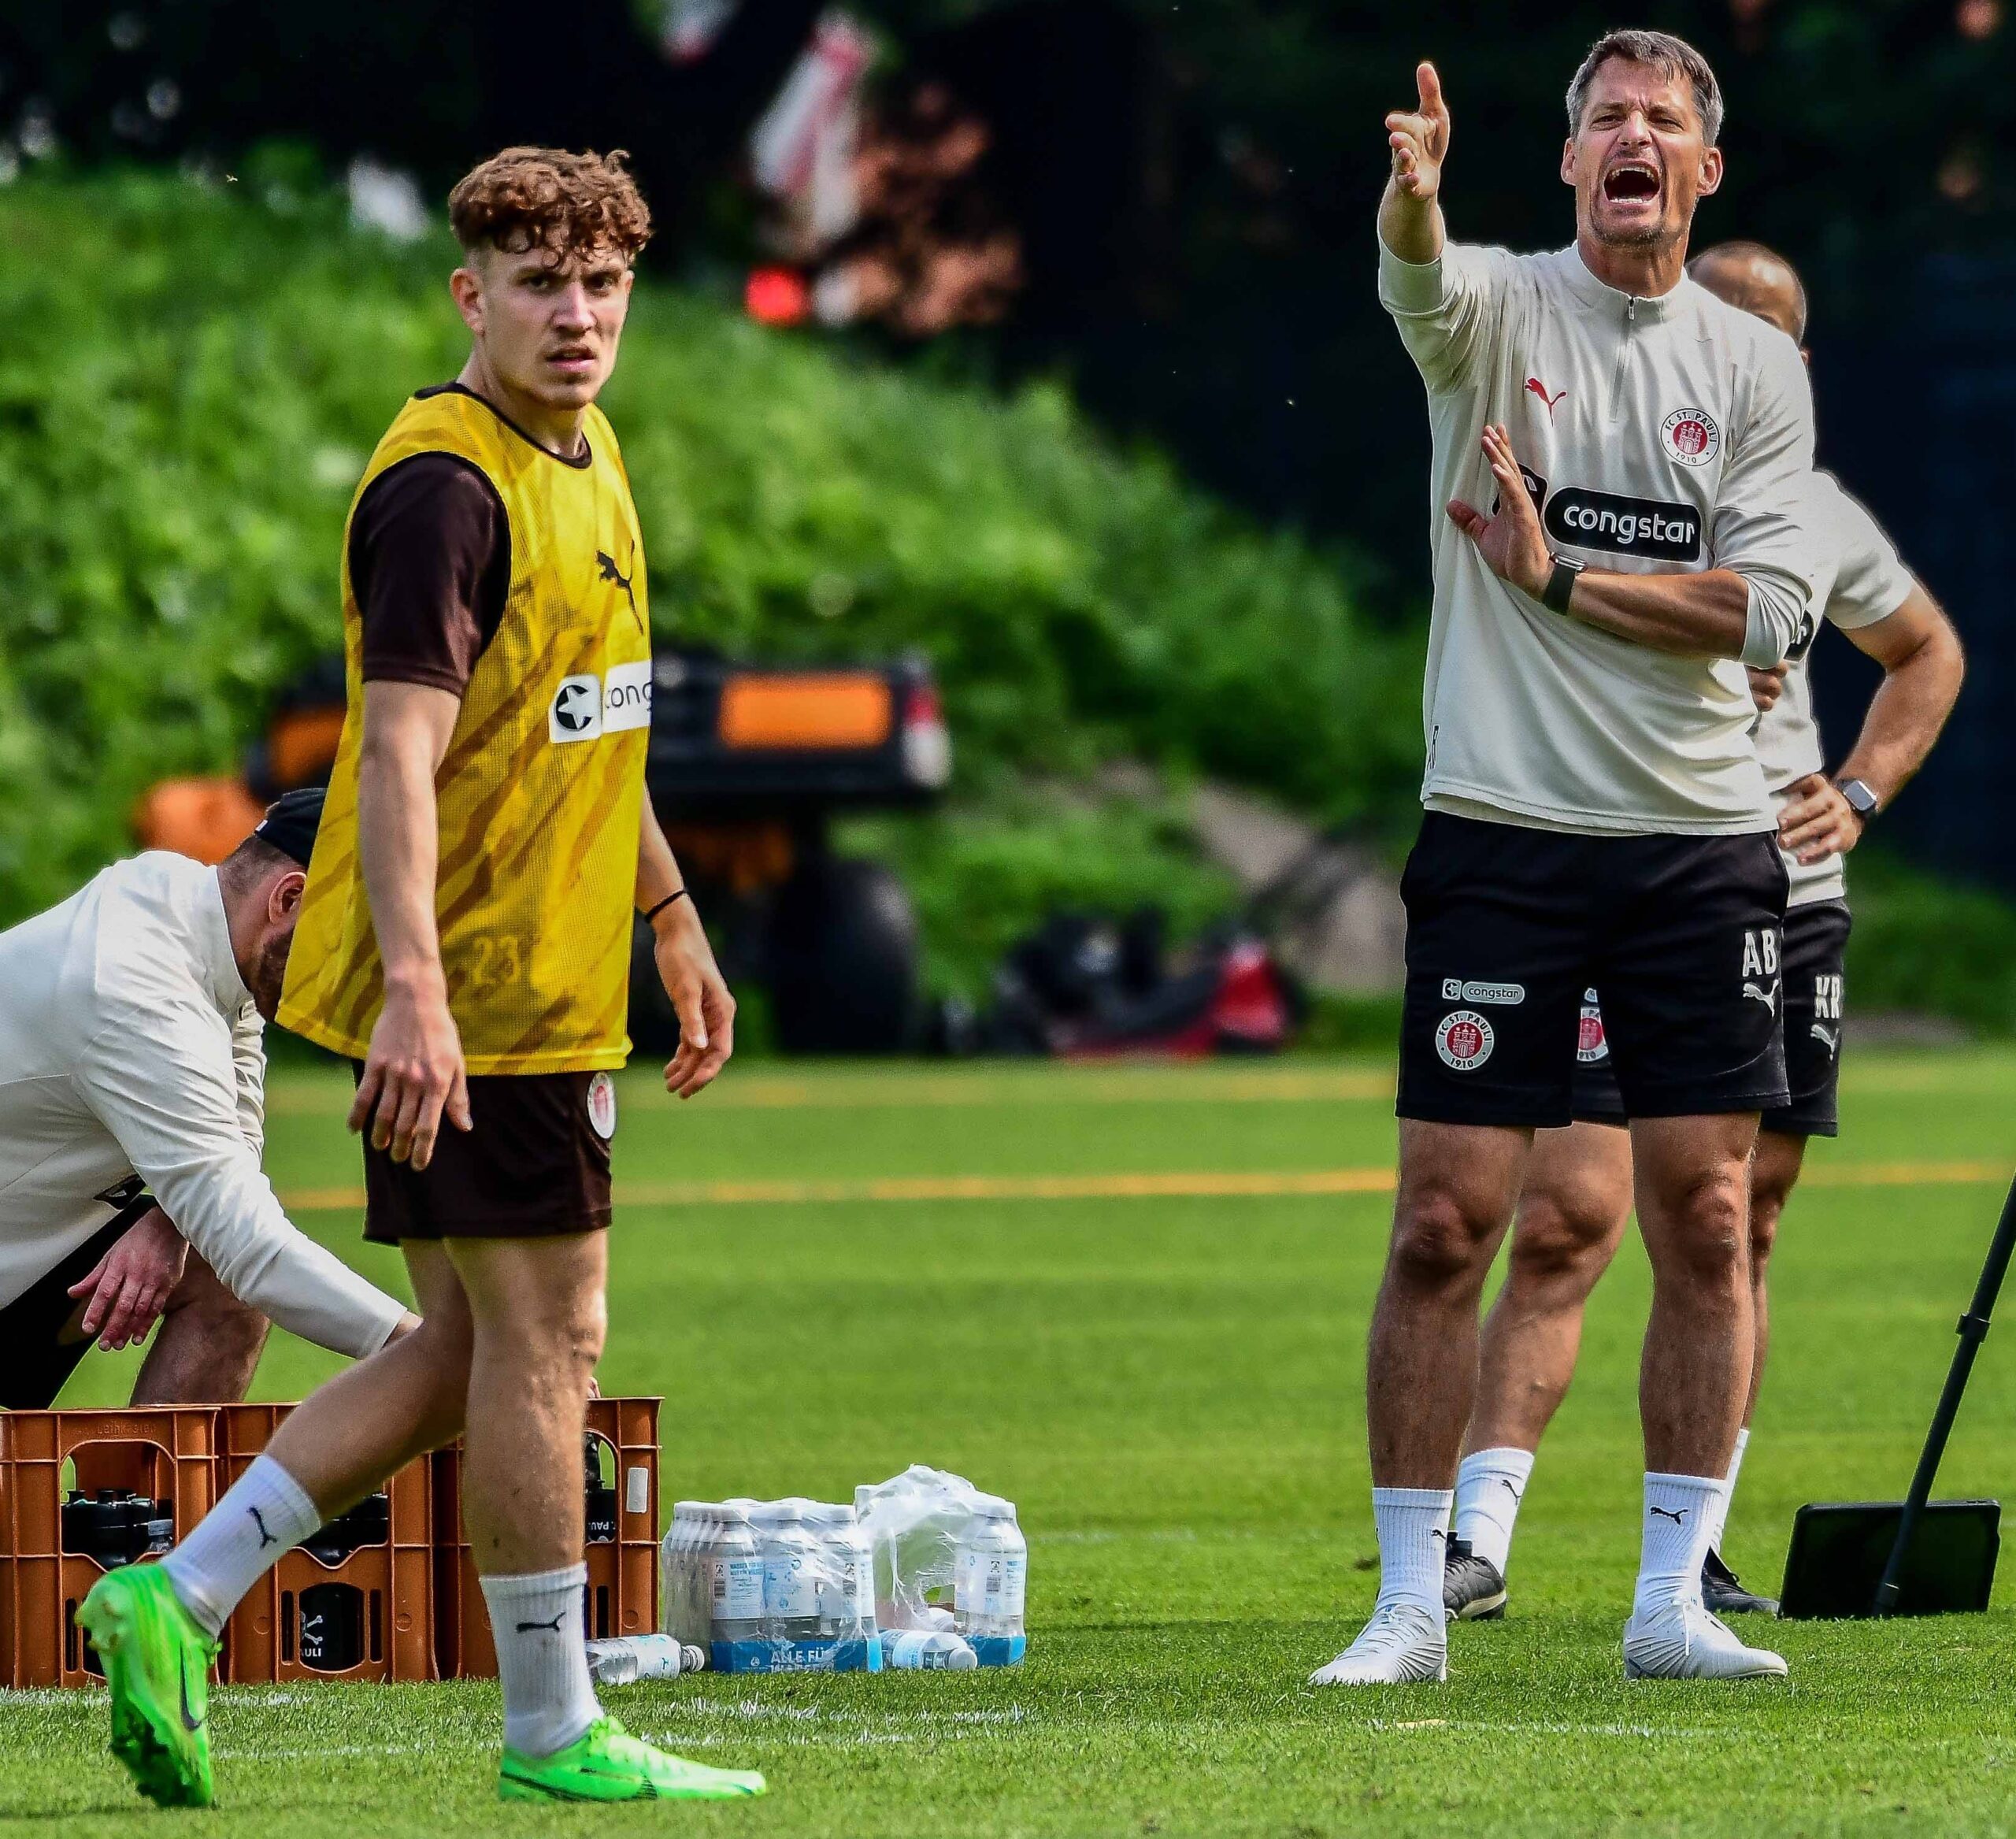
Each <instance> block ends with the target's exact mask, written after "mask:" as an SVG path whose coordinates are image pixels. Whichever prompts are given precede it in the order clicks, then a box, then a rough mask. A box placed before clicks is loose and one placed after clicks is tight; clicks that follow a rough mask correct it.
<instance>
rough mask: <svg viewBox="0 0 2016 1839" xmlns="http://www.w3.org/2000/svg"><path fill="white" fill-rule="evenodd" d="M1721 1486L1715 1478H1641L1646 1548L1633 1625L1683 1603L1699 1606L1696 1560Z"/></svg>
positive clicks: (1705, 1548) (1701, 1554) (1698, 1561)
mask: <svg viewBox="0 0 2016 1839" xmlns="http://www.w3.org/2000/svg"><path fill="white" fill-rule="evenodd" d="M1724 1486H1725V1484H1724V1482H1723V1481H1722V1478H1721V1477H1720V1476H1719V1475H1658V1474H1647V1476H1646V1478H1645V1535H1644V1537H1645V1542H1644V1548H1643V1555H1642V1556H1641V1557H1640V1559H1639V1563H1638V1592H1637V1595H1636V1598H1635V1600H1633V1602H1632V1608H1631V1613H1632V1617H1633V1618H1634V1619H1636V1618H1640V1617H1644V1616H1648V1615H1657V1614H1658V1612H1659V1611H1661V1610H1662V1609H1665V1608H1668V1607H1670V1606H1671V1605H1672V1604H1675V1603H1677V1602H1679V1601H1681V1600H1682V1599H1683V1598H1687V1597H1691V1598H1692V1599H1693V1600H1695V1602H1697V1603H1698V1602H1699V1600H1701V1560H1702V1559H1703V1558H1705V1557H1706V1556H1707V1553H1708V1533H1709V1530H1710V1527H1711V1526H1712V1525H1713V1523H1714V1516H1715V1503H1716V1501H1717V1500H1718V1498H1719V1496H1721V1493H1722V1491H1723V1489H1724Z"/></svg>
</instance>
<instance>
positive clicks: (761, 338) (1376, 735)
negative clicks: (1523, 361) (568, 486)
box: [0, 158, 1420, 936]
mask: <svg viewBox="0 0 2016 1839" xmlns="http://www.w3.org/2000/svg"><path fill="white" fill-rule="evenodd" d="M0 243H4V245H5V247H7V249H8V250H9V260H8V261H7V262H6V264H5V265H0V325H4V326H6V327H7V328H9V331H10V335H11V336H9V338H8V339H6V342H5V344H4V346H0V469H4V473H5V476H6V478H7V480H8V489H7V490H6V492H5V493H4V494H0V919H13V918H19V917H20V915H21V914H24V912H26V911H28V910H31V909H32V908H33V907H36V906H37V905H39V904H41V903H46V902H47V901H49V900H51V899H55V898H57V896H59V895H61V894H63V893H64V892H67V891H68V890H69V888H72V887H74V886H75V885H76V884H77V883H78V881H80V880H81V879H82V878H83V877H84V876H85V875H86V874H87V873H90V872H91V870H92V869H95V867H96V866H98V865H99V864H100V863H102V862H104V861H106V859H108V858H109V857H111V856H113V855H116V854H117V853H118V852H119V851H120V850H121V849H122V848H124V847H127V846H128V832H127V828H126V825H127V819H128V813H129V811H130V810H131V807H132V802H133V800H134V799H135V797H136V796H137V795H139V793H140V792H142V791H143V789H144V788H146V786H147V785H148V784H150V783H151V782H153V781H154V780H157V779H158V778H161V777H164V776H166V775H169V774H172V773H188V772H199V771H215V770H217V769H221V768H225V767H228V766H231V765H232V763H233V762H234V761H235V758H236V757H237V756H238V755H239V751H240V750H241V749H242V748H243V747H244V746H245V744H246V743H247V742H248V741H249V740H251V739H252V737H253V736H254V735H255V734H256V733H257V732H258V730H259V729H260V727H261V723H262V721H263V717H264V714H265V706H266V701H267V698H268V695H269V692H270V691H272V688H274V687H275V686H276V685H277V684H280V683H281V682H282V681H284V680H285V679H286V678H287V677H288V676H289V675H290V674H291V673H293V672H294V671H295V670H296V669H298V668H299V667H300V666H302V664H304V663H305V662H307V661H308V660H309V659H310V658H312V657H313V656H314V655H315V654H317V653H319V652H321V651H325V650H328V649H330V648H332V647H334V646H335V644H336V643H338V640H339V623H338V612H337V604H336V590H335V580H336V562H337V552H338V547H339V539H340V532H341V530H342V527H343V518H344V516H345V514H346V510H347V505H348V502H349V499H350V493H351V491H352V490H353V488H354V484H355V481H356V479H357V477H358V474H359V473H360V472H361V469H362V467H363V465H364V462H365V458H366V456H367V455H368V454H369V450H370V449H371V447H372V444H373V443H374V442H375V441H376V438H377V436H378V435H379V434H380V432H382V430H383V428H384V425H385V424H386V422H387V421H388V420H389V419H390V417H391V415H392V413H394V411H395V410H396V409H397V407H398V404H399V402H400V401H401V400H402V398H403V396H404V395H405V394H406V392H407V391H410V389H412V388H413V387H418V386H419V385H421V384H424V383H428V382H432V381H436V380H441V379H443V378H445V377H447V376H450V375H452V374H453V373H454V371H455V370H456V369H458V367H459V365H460V363H461V358H462V357H463V355H464V353H465V348H466V347H465V343H464V334H463V332H462V331H461V325H460V324H459V322H458V320H457V319H456V317H455V316H454V313H453V311H452V310H451V309H450V305H449V302H448V300H447V292H446V289H445V287H444V285H443V281H444V277H445V274H446V272H447V269H448V268H449V266H450V251H449V250H447V248H446V247H437V246H435V244H432V243H427V244H424V245H421V246H418V247H410V248H403V249H402V248H398V247H393V246H391V245H390V244H387V243H384V241H382V240H381V239H378V238H376V237H374V236H372V235H363V234H357V233H353V232H350V230H349V229H348V228H347V227H346V225H345V222H344V220H343V215H342V213H341V211H340V209H339V207H338V206H337V205H336V204H335V202H332V200H330V199H329V198H327V197H325V196H324V195H322V194H321V193H319V192H313V191H305V190H303V189H302V187H301V186H300V185H299V184H298V172H297V170H296V169H295V167H294V166H293V165H291V164H290V163H289V162H287V161H285V160H284V159H277V158H276V159H268V160H264V161H261V160H259V159H254V160H251V161H246V162H244V163H243V165H241V167H240V169H239V176H238V180H237V181H236V182H235V183H234V184H224V185H214V184H202V183H197V182H194V181H191V180H184V179H182V178H179V177H176V176H170V175H167V174H165V173H161V172H152V173H145V174H137V175H135V174H127V175H124V176H120V175H117V174H113V175H104V176H98V177H95V178H92V179H90V180H84V181H80V182H75V183H63V182H60V181H57V180H50V179H46V178H42V177H38V178H35V179H33V180H28V181H24V183H22V184H19V185H17V186H16V187H13V188H11V189H9V190H7V191H4V192H0ZM608 402H609V407H610V411H611V413H612V414H613V417H614V420H615V421H616V424H617V427H618V428H619V429H621V432H622V433H623V436H624V443H625V457H626V458H627V460H628V465H629V468H630V470H631V472H632V476H633V477H634V478H635V479H636V482H637V484H638V488H639V491H638V498H639V510H640V511H641V514H642V515H643V521H644V527H645V531H646V536H647V546H648V550H649V554H650V562H651V570H652V586H653V589H654V592H653V595H652V605H653V607H654V610H655V612H656V614H657V617H658V638H659V640H660V641H661V643H665V642H676V643H684V644H693V643H708V644H713V645H717V646H719V647H722V648H724V649H725V650H728V651H734V652H739V653H746V654H751V655H757V656H761V657H763V658H772V659H776V658H785V659H791V658H806V659H813V658H860V657H864V656H872V655H876V654H893V653H895V652H898V651H903V650H909V649H914V650H917V651H922V652H924V653H925V654H928V656H929V657H930V658H932V660H933V661H934V662H935V663H936V666H937V669H938V670H939V673H940V677H941V679H942V681H943V685H944V689H945V694H946V699H947V714H948V718H949V720H950V722H951V727H952V729H953V732H954V735H955V736H956V737H957V747H958V761H959V768H958V771H959V780H958V789H959V792H960V794H961V796H962V801H963V803H964V804H965V806H968V807H975V806H977V807H979V809H980V813H981V814H979V815H975V816H973V818H971V819H970V821H969V827H968V828H962V823H963V822H966V820H958V819H947V820H945V821H943V823H942V824H941V825H936V826H926V827H925V830H924V831H923V832H921V837H923V838H926V839H928V838H930V837H934V836H935V837H938V838H939V839H941V840H942V842H943V847H944V849H945V851H947V855H946V856H945V858H944V859H945V860H947V862H951V861H952V860H954V859H957V860H959V861H962V862H966V863H967V864H968V865H969V866H971V867H973V869H974V871H975V872H976V873H977V872H978V868H979V865H980V862H982V861H983V860H984V859H986V858H988V852H989V851H990V850H992V851H995V855H996V856H997V858H998V860H999V873H1000V874H1001V875H1002V877H1004V878H1006V879H1010V880H1012V879H1013V878H1014V876H1015V875H1017V874H1021V876H1022V877H1023V884H1024V885H1034V884H1035V883H1036V881H1041V880H1042V873H1039V871H1037V870H1036V869H1033V868H1032V867H1030V866H1029V865H1028V862H1024V863H1022V864H1021V866H1019V867H1018V866H1016V864H1015V862H1014V860H1013V858H1014V850H1013V848H1012V847H1010V845H1011V844H1012V843H1013V842H1014V839H1013V837H1012V836H1010V834H1009V832H1010V831H1011V830H1012V829H1014V828H1015V827H1016V826H1017V825H1023V826H1024V827H1026V820H1027V812H1026V810H1025V809H1024V808H1023V807H1021V806H1014V804H1013V803H1012V800H1011V801H1010V803H1002V802H1001V801H1002V799H1005V798H1007V797H1008V795H1009V793H1008V788H1011V787H1012V786H1013V784H1014V782H1015V780H1016V779H1017V776H1019V775H1022V774H1026V773H1034V772H1040V773H1044V774H1046V775H1050V776H1053V777H1055V776H1063V777H1083V776H1084V775H1085V774H1086V773H1088V772H1089V771H1090V770H1091V769H1092V768H1093V767H1094V766H1096V765H1097V763H1098V762H1099V761H1100V760H1102V759H1103V758H1110V757H1114V756H1117V755H1128V756H1132V757H1138V758H1144V759H1147V760H1148V761H1150V762H1154V763H1156V764H1158V765H1161V766H1169V767H1172V768H1175V769H1195V770H1199V771H1203V772H1207V773H1214V774H1220V775H1223V776H1225V777H1230V778H1233V779H1237V780H1243V781H1245V782H1246V783H1247V784H1253V785H1256V786H1260V787H1263V788H1270V789H1272V790H1273V791H1274V792H1277V793H1278V794H1279V795H1281V796H1282V797H1284V798H1285V799H1288V800H1289V801H1290V802H1292V803H1295V804H1296V805H1298V806H1301V807H1302V808H1303V809H1306V810H1310V811H1313V812H1315V813H1317V814H1321V815H1322V816H1324V817H1325V818H1332V819H1361V818H1373V819H1377V820H1381V821H1384V822H1386V823H1388V825H1393V826H1396V827H1397V826H1399V825H1403V824H1404V822H1405V821H1406V814H1407V811H1408V809H1409V806H1410V803H1411V795H1412V792H1413V788H1414V780H1415V776H1416V773H1417V764H1416V762H1417V758H1418V746H1419V743H1418V717H1417V715H1416V713H1415V707H1414V705H1415V701H1416V697H1417V694H1418V676H1419V670H1420V658H1419V655H1418V651H1417V649H1416V648H1415V647H1414V644H1413V643H1411V642H1410V641H1405V640H1395V639H1393V638H1390V637H1386V636H1380V635H1376V634H1373V633H1371V632H1367V631H1366V629H1365V628H1363V626H1362V624H1361V622H1360V621H1359V620H1358V617H1357V615H1356V614H1355V610H1354V606H1353V601H1352V597H1351V589H1350V586H1349V576H1348V569H1347V568H1346V567H1345V566H1344V565H1343V563H1342V562H1340V560H1339V559H1338V558H1330V557H1325V556H1324V555H1321V554H1317V552H1315V551H1313V550H1312V549H1310V547H1308V546H1307V545H1306V544H1305V543H1301V542H1299V541H1298V540H1297V539H1294V538H1292V537H1289V536H1281V535H1273V534H1269V533H1266V532H1262V531H1260V530H1258V529H1257V528H1254V527H1253V526H1252V525H1250V524H1249V523H1247V522H1246V521H1243V520H1242V519H1240V518H1239V517H1236V516H1234V515H1232V514H1230V513H1229V512H1227V511H1226V510H1224V509H1222V508H1221V507H1220V506H1217V505H1216V504H1214V502H1212V501H1211V500H1210V499H1207V498H1206V497H1204V496H1203V495H1200V494H1199V493H1197V492H1196V491H1194V490H1191V489H1190V488H1187V487H1186V486H1184V484H1182V483H1181V482H1180V480H1178V479H1177V477H1176V476H1175V475H1174V474H1173V473H1172V471H1171V470H1170V469H1169V467H1168V466H1167V465H1165V464H1164V463H1163V462H1161V461H1160V460H1158V458H1154V456H1153V455H1151V454H1135V455H1132V456H1123V455H1121V454H1117V453H1116V452H1114V450H1112V449H1111V447H1110V446H1109V445H1107V444H1106V443H1102V441H1101V440H1100V439H1099V438H1098V437H1097V436H1095V434H1094V433H1093V432H1091V430H1090V429H1089V428H1088V427H1087V425H1085V424H1084V422H1083V421H1082V420H1081V419H1080V417H1078V416H1077V414H1076V413H1075V412H1074V411H1073V410H1072V409H1071V407H1070V406H1069V403H1068V402H1067V400H1066V399H1065V397H1064V395H1062V393H1061V392H1060V391H1058V390H1056V389H1054V388H1053V387H1030V388H1028V389H1026V390H1025V391H1021V393H1019V394H1018V395H1016V396H1015V397H1014V398H1013V399H1011V400H1009V401H1006V402H997V401H995V400H993V399H990V398H989V397H988V396H986V395H984V394H981V393H978V392H974V391H962V390H959V389H955V388H950V387H944V386H942V385H937V384H932V383H931V382H929V381H928V380H923V379H921V378H917V377H912V376H902V375H900V374H894V373H890V372H888V371H887V370H884V369H876V368H873V367H871V366H869V365H865V364H857V363H854V362H851V361H849V359H848V358H847V356H846V354H844V353H836V352H834V351H832V350H830V349H821V347H817V346H816V345H814V344H812V343H809V342H806V341H802V340H798V339H791V338H788V337H782V336H776V335H773V334H771V333H769V332H764V331H762V330H761V329H760V328H756V327H754V326H753V325H751V324H748V323H747V321H744V320H743V319H742V318H741V317H739V316H737V315H736V314H734V313H731V312H729V311H727V310H723V309H721V308H719V307H717V306H713V305H712V304H710V303H708V302H704V301H701V300H697V299H695V298H691V297H687V296H682V295H676V294H673V293H669V292H666V291H661V290H660V289H659V288H658V287H651V286H647V287H645V288H644V289H643V290H641V291H640V294H639V299H638V302H637V304H636V310H635V311H634V313H633V315H632V321H631V325H630V330H629V333H628V338H627V339H626V342H625V346H624V360H623V363H622V365H621V369H619V371H618V373H617V383H616V385H615V386H614V387H613V388H612V390H611V391H610V396H609V399H608ZM1012 811H1020V812H1021V814H1020V815H1019V816H1017V815H1011V814H1010V813H1011V812H1012ZM1072 822H1074V823H1075V822H1077V820H1072ZM989 837H991V838H992V839H993V841H992V842H989V841H988V838H989ZM1074 837H1075V838H1076V840H1075V841H1073V840H1071V839H1073V838H1074ZM1107 840H1108V841H1109V842H1111V843H1114V844H1115V847H1117V832H1115V833H1114V836H1110V837H1109V838H1108V839H1107ZM917 847H918V848H919V849H924V848H926V847H928V844H927V843H925V842H920V843H918V845H917ZM1056 847H1057V848H1058V850H1059V851H1062V852H1063V853H1065V854H1066V855H1073V856H1078V857H1082V858H1084V869H1085V872H1086V874H1087V877H1088V881H1089V883H1090V884H1091V885H1092V886H1094V887H1095V888H1096V887H1099V886H1102V885H1105V884H1106V882H1107V881H1109V880H1115V881H1116V884H1117V882H1118V881H1125V882H1126V883H1127V884H1128V886H1143V885H1147V884H1149V883H1151V882H1152V881H1153V878H1154V877H1153V876H1152V874H1151V873H1149V872H1148V871H1147V869H1146V867H1145V866H1141V865H1140V864H1137V865H1136V868H1130V869H1128V870H1127V871H1126V872H1125V874H1120V873H1118V872H1117V870H1116V869H1115V866H1114V863H1113V862H1106V861H1102V859H1101V856H1102V844H1101V840H1100V832H1099V827H1098V826H1097V825H1095V824H1093V823H1091V821H1089V820H1088V821H1084V822H1082V823H1078V824H1077V829H1076V830H1075V831H1074V830H1072V829H1071V828H1070V825H1069V824H1067V825H1065V832H1062V833H1060V836H1059V839H1058V841H1057V843H1056ZM1142 848H1143V850H1146V849H1147V844H1146V843H1145V841H1144V842H1143V844H1142ZM962 852H964V853H963V854H962ZM1138 853H1140V852H1138V851H1137V854H1138ZM1152 853H1153V852H1152V851H1148V853H1147V855H1142V857H1141V862H1142V863H1143V864H1144V863H1145V862H1146V861H1147V859H1148V855H1152ZM1117 859H1118V858H1116V861H1117ZM1136 869H1138V870H1139V872H1138V873H1137V872H1136ZM962 872H963V871H962ZM1116 877H1117V879H1116ZM1128 877H1132V879H1131V880H1129V879H1128ZM1051 884H1054V876H1053V877H1052V880H1051ZM934 899H937V897H936V895H928V897H927V904H930V903H931V901H932V900H934ZM939 906H940V907H942V909H943V916H942V917H943V921H944V923H945V924H947V925H952V924H954V921H955V918H957V903H956V901H954V899H951V898H950V897H949V895H948V897H947V899H944V900H943V901H942V902H940V903H939ZM968 917H969V918H970V917H971V916H970V914H969V915H968ZM990 936H991V935H990Z"/></svg>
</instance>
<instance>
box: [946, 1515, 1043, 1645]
mask: <svg viewBox="0 0 2016 1839" xmlns="http://www.w3.org/2000/svg"><path fill="white" fill-rule="evenodd" d="M1028 1573H1029V1548H1028V1541H1026V1540H1025V1539H1024V1538H1023V1537H1022V1529H1021V1527H1020V1526H1017V1524H1016V1523H1015V1506H1014V1502H1013V1501H1007V1500H1002V1499H1001V1498H1000V1497H999V1496H997V1495H992V1494H983V1495H982V1496H980V1498H979V1500H977V1501H976V1502H975V1503H974V1505H973V1518H972V1519H970V1520H969V1522H967V1524H966V1529H965V1533H963V1534H962V1535H961V1537H960V1540H959V1546H958V1551H957V1552H956V1553H954V1556H953V1560H952V1616H953V1621H954V1625H955V1626H957V1628H958V1631H959V1633H961V1634H962V1635H969V1636H990V1635H1019V1634H1021V1633H1023V1627H1022V1613H1023V1604H1024V1599H1025V1596H1026V1594H1027V1585H1028Z"/></svg>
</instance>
